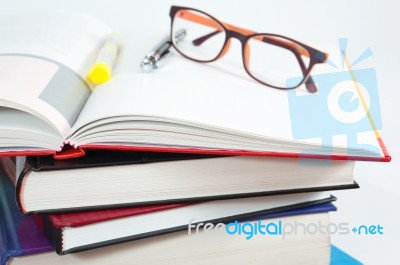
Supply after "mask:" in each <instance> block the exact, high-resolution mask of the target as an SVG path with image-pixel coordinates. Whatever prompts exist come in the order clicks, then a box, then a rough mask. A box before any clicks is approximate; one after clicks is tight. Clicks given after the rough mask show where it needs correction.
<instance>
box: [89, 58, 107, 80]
mask: <svg viewBox="0 0 400 265" xmlns="http://www.w3.org/2000/svg"><path fill="white" fill-rule="evenodd" d="M111 75H112V69H111V67H110V66H109V65H108V64H106V63H102V62H100V63H96V64H95V65H94V66H93V67H92V69H91V70H90V72H89V75H88V78H89V80H90V81H91V82H93V83H94V84H96V85H98V84H101V83H104V82H107V81H108V80H110V79H111Z"/></svg>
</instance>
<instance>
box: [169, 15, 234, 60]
mask: <svg viewBox="0 0 400 265" xmlns="http://www.w3.org/2000/svg"><path fill="white" fill-rule="evenodd" d="M225 39H226V32H225V30H224V29H223V27H222V26H221V24H220V23H218V22H217V21H215V20H214V19H213V18H211V17H209V16H207V15H205V14H203V13H201V12H197V11H194V10H190V9H183V10H179V11H178V12H177V13H176V15H175V18H174V20H173V24H172V42H173V43H174V46H175V48H176V49H177V50H178V51H179V52H181V53H182V54H184V55H185V56H187V57H189V58H191V59H194V60H198V61H204V62H206V61H212V60H214V59H215V58H217V56H218V55H219V53H220V52H221V50H222V48H223V46H224V43H225Z"/></svg>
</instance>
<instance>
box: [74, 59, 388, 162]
mask: <svg viewBox="0 0 400 265" xmlns="http://www.w3.org/2000/svg"><path fill="white" fill-rule="evenodd" d="M169 63H170V64H171V65H169V66H168V67H165V69H160V71H156V72H154V73H152V74H140V73H134V74H125V75H117V76H115V77H114V78H113V79H112V80H111V81H110V82H109V83H107V84H104V85H102V86H99V87H97V88H96V90H95V91H94V92H93V93H92V95H91V97H90V98H89V100H88V102H87V103H86V105H85V108H84V109H83V111H82V112H81V114H80V117H79V118H78V120H77V122H76V123H75V125H74V127H73V128H72V130H71V132H72V133H74V132H75V131H76V130H78V129H79V128H81V127H82V126H84V125H87V124H90V123H93V122H95V121H97V123H95V124H97V125H99V124H101V123H104V121H101V119H104V118H110V117H119V118H120V117H127V116H129V115H132V117H129V118H128V120H129V119H131V120H135V119H137V120H145V121H152V120H156V119H157V118H161V119H164V120H168V121H169V122H170V123H171V124H173V126H176V127H177V128H178V127H179V125H182V124H184V125H191V126H196V127H198V128H206V129H212V130H214V131H219V132H223V133H232V134H235V135H246V136H249V137H251V138H253V139H264V140H265V139H268V140H272V141H281V143H282V141H284V142H286V143H287V144H286V145H285V146H286V150H283V149H282V150H280V147H279V146H276V147H275V151H278V152H279V151H281V152H285V151H286V152H291V150H292V151H294V152H296V151H295V149H291V148H292V147H293V146H296V145H297V148H298V149H297V151H299V150H300V152H302V151H301V149H302V150H303V151H307V150H308V149H315V150H313V152H314V153H316V154H318V153H319V152H321V153H324V152H328V153H327V154H329V152H331V151H329V150H317V149H318V148H320V147H321V146H322V145H324V144H325V143H324V141H323V140H324V139H321V138H319V137H314V138H309V139H300V140H299V139H295V137H294V136H293V134H292V133H293V131H292V125H293V124H292V121H291V113H290V107H289V100H288V92H287V91H282V90H277V89H272V88H269V87H267V86H264V85H261V84H259V83H257V82H255V81H254V80H252V79H251V78H247V77H245V76H243V75H241V74H236V68H235V69H234V68H233V67H231V66H230V65H229V64H226V63H225V64H226V65H224V66H222V64H220V65H221V66H222V67H224V68H221V69H228V71H222V70H221V69H219V68H218V67H219V66H220V65H218V66H217V67H215V69H212V67H210V66H207V65H204V64H199V63H195V62H190V61H188V60H186V59H184V58H180V57H178V56H176V57H173V58H171V61H170V62H169ZM229 69H233V70H232V71H231V70H229ZM241 70H242V69H241ZM179 73H189V74H188V75H185V74H179ZM193 73H195V74H193ZM232 73H234V74H232ZM133 116H135V117H133ZM110 121H111V120H110ZM174 123H175V124H174ZM95 124H93V126H94V125H95ZM146 125H150V126H151V123H147V124H146ZM304 126H307V124H304ZM89 127H91V126H90V125H89V126H87V127H86V128H89ZM152 128H154V127H152ZM116 129H117V128H116ZM118 129H120V128H118ZM121 129H124V128H121ZM160 130H162V129H160ZM99 131H101V129H100V128H99V129H98V130H97V131H96V132H97V133H98V134H97V135H100V134H101V132H99ZM130 132H131V131H130ZM110 133H111V132H110ZM114 133H117V132H114ZM154 133H155V135H157V129H155V131H154ZM88 134H89V132H87V133H86V136H85V137H86V139H89V138H90V136H89V135H88ZM184 136H185V135H183V134H182V137H184ZM74 137H75V135H74V136H73V137H71V138H72V139H73V138H74ZM132 137H133V136H132ZM82 139H83V138H82ZM93 139H94V138H93ZM153 139H155V140H154V141H156V140H157V139H158V140H159V143H158V144H160V145H163V144H165V143H163V139H162V137H157V136H153ZM360 139H361V140H362V142H361V144H363V143H368V144H370V145H372V146H373V147H376V148H374V150H376V152H372V153H373V154H372V153H371V152H369V150H367V152H366V153H361V154H363V155H371V156H382V153H381V152H380V148H379V143H378V142H377V140H376V137H375V136H374V133H373V132H367V133H365V134H364V135H363V136H362V137H361V138H360ZM360 139H359V140H360ZM120 140H121V141H120V143H122V142H123V141H122V138H121V137H120ZM189 140H190V139H189ZM72 142H73V141H72ZM76 143H77V144H78V145H79V141H77V142H76ZM85 143H90V140H87V141H86V142H85ZM136 143H139V144H140V141H136ZM152 143H153V144H157V143H155V142H152ZM358 143H360V142H358ZM299 144H300V146H302V147H299ZM304 144H305V145H304ZM327 145H329V146H335V147H338V148H341V154H343V155H346V150H347V147H348V148H354V149H358V147H357V146H351V144H349V143H348V141H347V137H345V136H343V135H337V136H333V137H332V139H329V142H328V144H327ZM356 145H357V143H356ZM281 147H282V146H281ZM299 148H300V149H299ZM361 149H362V147H361ZM255 150H257V149H255ZM359 154H360V153H359Z"/></svg>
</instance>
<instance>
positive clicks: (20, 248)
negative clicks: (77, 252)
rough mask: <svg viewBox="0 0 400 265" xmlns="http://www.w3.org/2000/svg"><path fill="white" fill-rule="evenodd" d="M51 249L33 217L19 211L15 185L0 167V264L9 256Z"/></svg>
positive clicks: (3, 264) (3, 263)
mask: <svg viewBox="0 0 400 265" xmlns="http://www.w3.org/2000/svg"><path fill="white" fill-rule="evenodd" d="M51 250H52V246H51V245H50V243H49V242H48V240H47V239H46V237H45V236H44V235H43V233H42V230H41V229H40V228H39V227H38V226H37V224H36V222H35V220H34V219H33V217H32V216H25V215H23V214H21V213H20V212H19V210H18V208H17V204H16V201H15V187H14V185H13V183H12V182H11V180H10V179H9V178H8V177H7V176H6V174H5V173H4V171H3V170H2V169H1V168H0V264H1V265H5V264H6V263H7V260H8V259H9V258H10V257H15V256H23V255H28V254H33V253H40V252H46V251H51Z"/></svg>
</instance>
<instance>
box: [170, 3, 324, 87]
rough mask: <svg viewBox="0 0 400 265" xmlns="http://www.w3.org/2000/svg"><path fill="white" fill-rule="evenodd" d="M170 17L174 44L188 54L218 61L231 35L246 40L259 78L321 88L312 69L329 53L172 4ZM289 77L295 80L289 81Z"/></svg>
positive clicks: (248, 62) (247, 63)
mask: <svg viewBox="0 0 400 265" xmlns="http://www.w3.org/2000/svg"><path fill="white" fill-rule="evenodd" d="M170 16H171V41H172V45H173V46H174V48H175V49H176V50H177V51H178V52H179V53H180V54H182V55H183V56H184V57H186V58H188V59H190V60H194V61H197V62H203V63H206V62H213V61H216V60H218V59H220V58H222V56H224V55H225V53H226V52H227V51H228V49H229V46H230V43H231V38H236V39H238V40H239V41H240V42H241V43H242V56H243V65H244V68H245V70H246V72H247V73H248V74H249V75H250V76H251V77H252V78H254V79H255V80H257V81H259V82H260V83H262V84H264V85H267V86H270V87H273V88H278V89H293V88H297V87H299V86H300V85H302V84H304V83H305V86H306V88H307V90H308V91H309V92H310V93H314V92H316V91H317V87H316V85H315V83H314V81H313V80H312V78H311V75H310V74H311V70H312V69H313V67H314V66H315V65H316V64H319V63H325V62H326V60H327V59H328V54H327V53H324V52H321V51H318V50H316V49H314V48H312V47H310V46H307V45H305V44H303V43H301V42H298V41H296V40H293V39H290V38H288V37H284V36H280V35H276V34H267V33H255V32H253V31H250V30H247V29H243V28H239V27H236V26H233V25H230V24H227V23H222V22H220V21H218V20H217V19H215V18H214V17H212V16H210V15H208V14H206V13H204V12H202V11H200V10H196V9H193V8H187V7H179V6H172V7H171V11H170ZM294 77H302V78H297V79H296V78H294ZM289 78H294V80H296V81H295V83H292V82H290V84H288V82H287V80H288V79H289Z"/></svg>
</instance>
